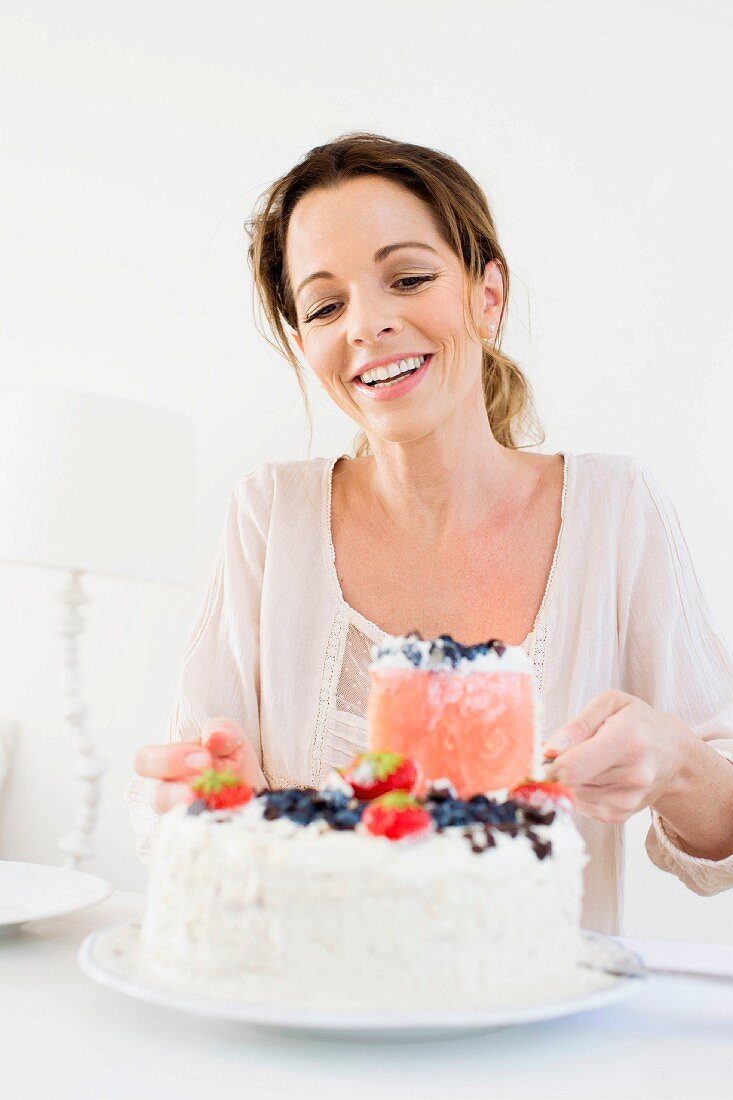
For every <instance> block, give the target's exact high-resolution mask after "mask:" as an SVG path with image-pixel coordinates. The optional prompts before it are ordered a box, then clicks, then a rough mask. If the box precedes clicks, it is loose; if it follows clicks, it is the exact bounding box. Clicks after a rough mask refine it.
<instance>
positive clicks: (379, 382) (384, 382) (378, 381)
mask: <svg viewBox="0 0 733 1100" xmlns="http://www.w3.org/2000/svg"><path fill="white" fill-rule="evenodd" d="M419 359H420V363H419V365H418V366H417V367H411V368H410V369H409V370H405V371H402V373H401V374H395V375H393V376H392V377H391V378H375V379H373V380H372V381H371V382H365V381H364V379H363V378H362V376H361V375H357V377H356V379H355V381H356V382H360V383H361V384H362V386H369V388H370V389H374V388H375V387H377V386H384V387H389V386H390V385H392V383H393V382H400V381H402V379H403V378H409V377H410V375H411V374H415V372H416V371H419V370H420V367H424V366H425V364H426V363H427V361H428V360H429V359H432V352H431V353H429V354H428V355H421V356H419ZM365 373H367V372H365Z"/></svg>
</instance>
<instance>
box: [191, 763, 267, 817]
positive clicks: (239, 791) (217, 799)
mask: <svg viewBox="0 0 733 1100" xmlns="http://www.w3.org/2000/svg"><path fill="white" fill-rule="evenodd" d="M190 787H191V790H192V791H195V792H196V794H197V795H198V796H199V800H200V801H202V802H204V804H205V806H206V809H207V810H234V809H236V808H237V806H243V805H244V804H245V802H249V800H250V798H251V797H252V788H251V787H250V786H249V784H248V783H245V782H243V780H241V779H240V778H239V776H238V775H235V774H234V772H231V771H220V772H217V771H214V770H213V769H212V768H205V769H204V771H202V772H201V775H200V776H199V777H198V779H194V781H193V782H192V783H191V784H190Z"/></svg>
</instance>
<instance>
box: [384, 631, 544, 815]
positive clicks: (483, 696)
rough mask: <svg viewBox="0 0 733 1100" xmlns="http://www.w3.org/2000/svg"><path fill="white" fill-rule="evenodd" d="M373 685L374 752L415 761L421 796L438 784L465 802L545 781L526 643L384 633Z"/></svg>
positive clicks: (533, 687)
mask: <svg viewBox="0 0 733 1100" xmlns="http://www.w3.org/2000/svg"><path fill="white" fill-rule="evenodd" d="M369 678H370V682H371V689H370V693H369V702H368V705H367V722H368V726H369V747H370V748H371V749H372V750H373V751H375V752H380V751H384V750H386V749H389V750H390V751H391V752H396V753H403V754H405V755H406V756H409V757H411V758H412V759H413V760H415V761H417V762H418V763H419V764H420V766H421V768H422V773H423V775H422V783H421V786H420V787H419V788H418V791H419V793H421V794H422V793H423V792H424V790H425V787H426V784H427V783H429V782H430V781H435V780H437V779H448V780H449V781H450V782H451V783H452V785H453V786H454V787H455V789H456V792H457V793H458V795H459V797H466V796H467V795H468V794H469V793H470V794H473V793H474V792H475V791H493V790H499V789H504V788H511V787H514V786H515V785H516V784H518V783H521V782H522V780H524V779H527V778H533V777H535V778H536V777H538V776H539V775H540V770H541V766H540V757H539V736H538V730H537V725H538V723H537V708H538V701H539V700H538V695H537V692H536V688H535V683H534V677H533V674H532V664H531V662H530V660H529V658H528V656H527V655H526V653H525V652H524V650H523V649H522V648H521V647H520V646H506V645H504V644H503V642H500V641H498V640H497V639H492V640H490V641H488V642H485V643H481V644H479V645H474V646H462V645H460V644H459V643H458V642H456V641H454V639H453V638H451V636H450V634H441V635H440V637H439V638H437V639H427V640H426V639H423V638H422V637H421V635H420V634H418V633H417V632H413V633H411V634H408V635H406V636H399V637H392V636H387V637H386V638H385V639H384V640H383V641H382V642H381V643H380V644H379V645H376V646H373V647H372V663H371V665H370V666H369Z"/></svg>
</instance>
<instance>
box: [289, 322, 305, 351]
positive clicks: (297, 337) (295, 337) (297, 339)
mask: <svg viewBox="0 0 733 1100" xmlns="http://www.w3.org/2000/svg"><path fill="white" fill-rule="evenodd" d="M290 336H291V339H292V340H293V341H294V342H295V343H296V344H297V345H298V347H299V348H300V354H301V355H302V354H303V341H302V339H301V338H300V335H299V334H298V331H297V329H292V328H291V330H290Z"/></svg>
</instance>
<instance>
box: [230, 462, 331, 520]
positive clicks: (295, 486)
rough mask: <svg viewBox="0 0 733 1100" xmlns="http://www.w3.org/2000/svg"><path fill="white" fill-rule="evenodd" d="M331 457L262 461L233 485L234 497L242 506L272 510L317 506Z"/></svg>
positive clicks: (249, 508)
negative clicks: (282, 507)
mask: <svg viewBox="0 0 733 1100" xmlns="http://www.w3.org/2000/svg"><path fill="white" fill-rule="evenodd" d="M335 461H336V458H335V457H332V458H321V457H319V458H310V459H304V460H298V459H288V460H280V461H267V462H260V463H258V464H257V465H256V466H254V467H252V468H251V469H250V470H249V471H248V472H247V473H246V474H244V475H243V476H242V477H240V478H239V480H238V481H237V482H236V483H235V484H234V486H233V488H232V491H231V497H232V499H233V500H234V501H235V502H236V503H237V504H238V505H239V506H240V507H242V508H246V509H248V510H251V509H264V510H268V511H271V510H272V509H273V508H277V507H280V506H284V507H288V508H289V509H291V508H293V507H295V508H298V507H303V508H312V507H314V506H316V505H317V503H318V501H319V499H320V496H319V492H320V489H321V488H322V486H323V484H324V478H325V476H326V470H327V468H328V467H329V466H330V464H332V463H333V462H335Z"/></svg>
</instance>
